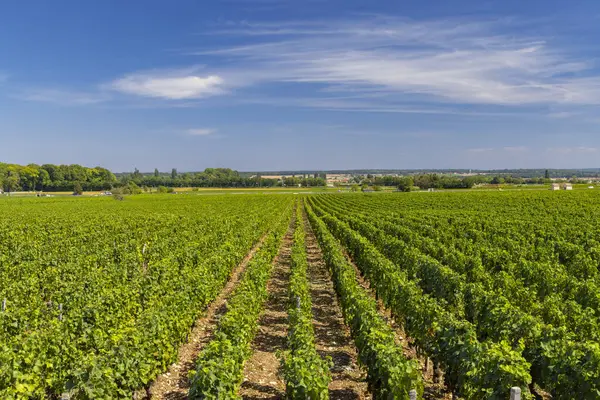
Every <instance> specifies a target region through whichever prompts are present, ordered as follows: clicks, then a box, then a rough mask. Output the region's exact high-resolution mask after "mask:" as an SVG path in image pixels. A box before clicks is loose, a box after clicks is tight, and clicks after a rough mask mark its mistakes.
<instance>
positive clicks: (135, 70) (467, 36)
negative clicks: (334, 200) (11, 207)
mask: <svg viewBox="0 0 600 400" xmlns="http://www.w3.org/2000/svg"><path fill="white" fill-rule="evenodd" d="M599 37H600V2H598V1H595V0H581V1H577V2H573V1H558V0H544V1H541V0H528V1H522V0H518V1H517V0H503V1H485V0H477V1H475V0H454V1H451V2H450V1H447V0H444V1H441V0H440V1H409V0H407V1H383V0H380V1H372V0H370V1H358V0H330V1H326V0H305V1H302V0H296V1H286V0H223V1H208V0H207V1H191V0H178V1H167V0H164V1H157V0H128V1H121V0H103V1H81V0H55V1H47V0H35V1H34V0H6V1H2V2H0V161H2V162H10V163H19V164H28V163H36V164H43V163H54V164H70V163H78V164H82V165H86V166H103V167H106V168H109V169H111V170H113V171H119V172H121V171H132V170H133V169H134V168H138V169H140V170H142V171H153V170H154V168H158V169H160V170H163V171H170V169H171V168H177V169H178V170H180V171H197V170H203V169H204V168H207V167H229V168H233V169H238V170H241V171H256V170H259V171H276V170H299V169H309V170H325V169H358V168H373V169H376V168H389V169H393V168H398V169H405V168H415V169H420V168H432V169H438V168H450V169H451V168H473V169H494V168H592V167H600V41H598V38H599Z"/></svg>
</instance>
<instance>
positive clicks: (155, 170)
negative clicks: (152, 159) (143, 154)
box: [154, 168, 160, 178]
mask: <svg viewBox="0 0 600 400" xmlns="http://www.w3.org/2000/svg"><path fill="white" fill-rule="evenodd" d="M159 175H160V173H159V172H158V168H154V177H155V178H158V177H159Z"/></svg>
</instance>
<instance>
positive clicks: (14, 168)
mask: <svg viewBox="0 0 600 400" xmlns="http://www.w3.org/2000/svg"><path fill="white" fill-rule="evenodd" d="M116 183H117V178H116V177H115V175H114V174H113V173H112V172H110V171H109V170H107V169H106V168H101V167H95V168H87V167H82V166H81V165H77V164H72V165H54V164H44V165H37V164H29V165H17V164H5V163H0V187H1V188H2V190H4V191H5V192H15V191H20V190H23V191H42V190H45V191H72V190H74V189H75V188H77V189H82V190H106V189H110V188H112V187H113V186H114V185H115V184H116Z"/></svg>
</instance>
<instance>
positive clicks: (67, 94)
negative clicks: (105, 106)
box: [16, 88, 110, 106]
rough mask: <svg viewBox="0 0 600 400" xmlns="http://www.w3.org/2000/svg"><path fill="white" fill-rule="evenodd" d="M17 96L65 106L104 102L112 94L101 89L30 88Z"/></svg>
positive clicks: (27, 99)
mask: <svg viewBox="0 0 600 400" xmlns="http://www.w3.org/2000/svg"><path fill="white" fill-rule="evenodd" d="M16 97H17V98H19V99H21V100H26V101H36V102H43V103H52V104H57V105H63V106H83V105H90V104H97V103H102V102H105V101H107V100H109V99H110V96H109V95H107V94H106V93H103V92H101V91H90V92H85V91H75V90H64V89H45V88H41V89H40V88H39V89H29V90H25V91H23V92H22V93H20V94H18V95H16Z"/></svg>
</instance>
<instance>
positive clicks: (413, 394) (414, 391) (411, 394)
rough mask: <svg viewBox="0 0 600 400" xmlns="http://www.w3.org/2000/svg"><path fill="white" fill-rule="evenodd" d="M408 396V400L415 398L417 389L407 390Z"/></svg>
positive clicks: (415, 399) (414, 399)
mask: <svg viewBox="0 0 600 400" xmlns="http://www.w3.org/2000/svg"><path fill="white" fill-rule="evenodd" d="M408 397H409V398H410V400H417V391H416V390H415V389H413V390H411V391H410V392H408Z"/></svg>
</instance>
